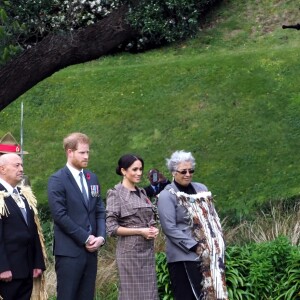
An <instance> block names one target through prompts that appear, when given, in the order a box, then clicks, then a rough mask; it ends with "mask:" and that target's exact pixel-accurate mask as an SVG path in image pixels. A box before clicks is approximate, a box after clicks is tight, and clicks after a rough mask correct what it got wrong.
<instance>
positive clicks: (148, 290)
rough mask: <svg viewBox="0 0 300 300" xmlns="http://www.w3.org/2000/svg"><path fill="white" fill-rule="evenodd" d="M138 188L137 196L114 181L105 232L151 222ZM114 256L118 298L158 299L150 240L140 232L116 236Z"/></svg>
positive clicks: (149, 210) (150, 209) (146, 202)
mask: <svg viewBox="0 0 300 300" xmlns="http://www.w3.org/2000/svg"><path fill="white" fill-rule="evenodd" d="M137 189H138V191H139V192H138V194H139V195H140V197H139V196H138V195H137V194H136V193H135V192H132V191H129V190H128V189H126V188H125V187H124V186H123V185H122V184H117V185H116V186H115V187H114V188H113V189H111V190H109V191H108V192H107V198H106V227H107V233H108V235H111V236H116V231H117V229H118V227H119V226H122V227H128V228H135V227H136V228H141V227H150V226H152V225H155V220H154V212H153V205H152V204H151V202H150V201H149V200H148V198H147V196H146V195H145V194H144V193H145V192H144V190H142V189H139V188H137ZM116 259H117V266H118V272H119V281H120V284H119V300H142V299H143V300H158V294H157V282H156V272H155V257H154V240H146V239H145V238H144V237H143V236H141V235H131V236H118V242H117V249H116Z"/></svg>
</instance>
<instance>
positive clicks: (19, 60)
mask: <svg viewBox="0 0 300 300" xmlns="http://www.w3.org/2000/svg"><path fill="white" fill-rule="evenodd" d="M127 12H128V7H127V6H126V5H124V6H122V7H120V8H119V9H117V10H115V11H114V12H112V13H111V14H110V15H108V16H107V17H106V18H104V19H103V20H101V21H99V22H98V23H95V24H93V25H90V26H88V27H85V28H81V29H79V30H77V31H74V32H70V33H68V34H64V35H57V34H56V35H54V34H50V35H48V36H47V37H46V38H44V39H43V40H42V41H41V42H39V43H38V44H36V45H35V46H34V47H32V48H30V49H27V50H25V51H23V52H22V53H21V54H20V55H19V56H17V57H16V58H14V59H13V60H12V61H10V62H8V63H7V64H6V65H4V66H3V67H2V68H1V69H0V110H2V109H4V108H5V107H6V106H7V105H9V104H10V103H11V102H13V101H14V100H16V99H17V98H18V97H19V96H21V95H22V94H23V93H25V92H26V91H28V90H29V89H30V88H32V87H33V86H34V85H36V84H37V83H39V82H40V81H42V80H44V79H45V78H47V77H49V76H51V75H52V74H54V73H55V72H57V71H59V70H61V69H63V68H65V67H67V66H70V65H75V64H79V63H84V62H87V61H91V60H94V59H97V58H99V57H101V56H103V55H106V54H109V53H110V52H112V51H113V50H115V49H116V48H117V47H118V46H119V45H120V44H122V43H124V42H126V41H128V40H129V39H131V38H133V37H134V36H136V35H137V32H135V31H134V30H133V29H132V28H131V27H130V26H129V25H128V24H127V23H126V14H127Z"/></svg>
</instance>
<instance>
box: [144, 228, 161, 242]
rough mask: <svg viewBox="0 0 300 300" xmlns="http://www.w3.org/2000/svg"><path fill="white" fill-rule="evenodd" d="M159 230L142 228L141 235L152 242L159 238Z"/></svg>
mask: <svg viewBox="0 0 300 300" xmlns="http://www.w3.org/2000/svg"><path fill="white" fill-rule="evenodd" d="M158 233H159V230H158V229H157V228H156V227H154V226H151V227H149V228H142V231H141V235H142V236H143V237H144V238H145V239H146V240H152V239H155V238H156V237H157V236H158Z"/></svg>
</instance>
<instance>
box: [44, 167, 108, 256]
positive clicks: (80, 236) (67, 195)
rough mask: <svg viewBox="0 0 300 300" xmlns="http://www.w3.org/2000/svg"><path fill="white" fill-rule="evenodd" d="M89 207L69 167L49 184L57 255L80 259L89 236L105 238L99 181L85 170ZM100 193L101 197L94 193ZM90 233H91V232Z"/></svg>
mask: <svg viewBox="0 0 300 300" xmlns="http://www.w3.org/2000/svg"><path fill="white" fill-rule="evenodd" d="M84 175H85V178H86V181H87V185H88V189H89V206H88V207H87V205H86V204H85V201H84V198H83V195H82V193H81V190H80V188H79V186H78V184H77V182H76V180H75V179H74V177H73V175H72V173H71V172H70V170H69V169H68V167H67V166H65V167H64V168H62V169H60V170H59V171H58V172H56V173H55V174H53V175H52V176H51V177H50V179H49V182H48V201H49V206H50V210H51V214H52V217H53V220H54V248H53V250H54V255H63V256H69V257H77V256H78V255H79V254H80V253H81V251H85V242H86V240H87V238H88V236H89V235H90V234H92V235H94V236H102V237H104V238H105V234H106V228H105V207H104V204H103V202H102V200H101V197H100V185H99V182H98V178H97V176H96V175H95V174H93V173H92V172H90V171H88V170H85V171H84ZM96 189H98V194H93V193H91V191H92V190H96ZM89 230H91V231H90V232H89Z"/></svg>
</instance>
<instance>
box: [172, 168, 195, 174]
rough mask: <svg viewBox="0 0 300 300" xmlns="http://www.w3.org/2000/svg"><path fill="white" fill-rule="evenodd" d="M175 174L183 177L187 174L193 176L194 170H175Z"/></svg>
mask: <svg viewBox="0 0 300 300" xmlns="http://www.w3.org/2000/svg"><path fill="white" fill-rule="evenodd" d="M176 172H177V173H180V174H182V175H185V174H186V173H187V172H189V174H193V173H194V172H195V170H194V169H188V170H182V171H179V170H176Z"/></svg>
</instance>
